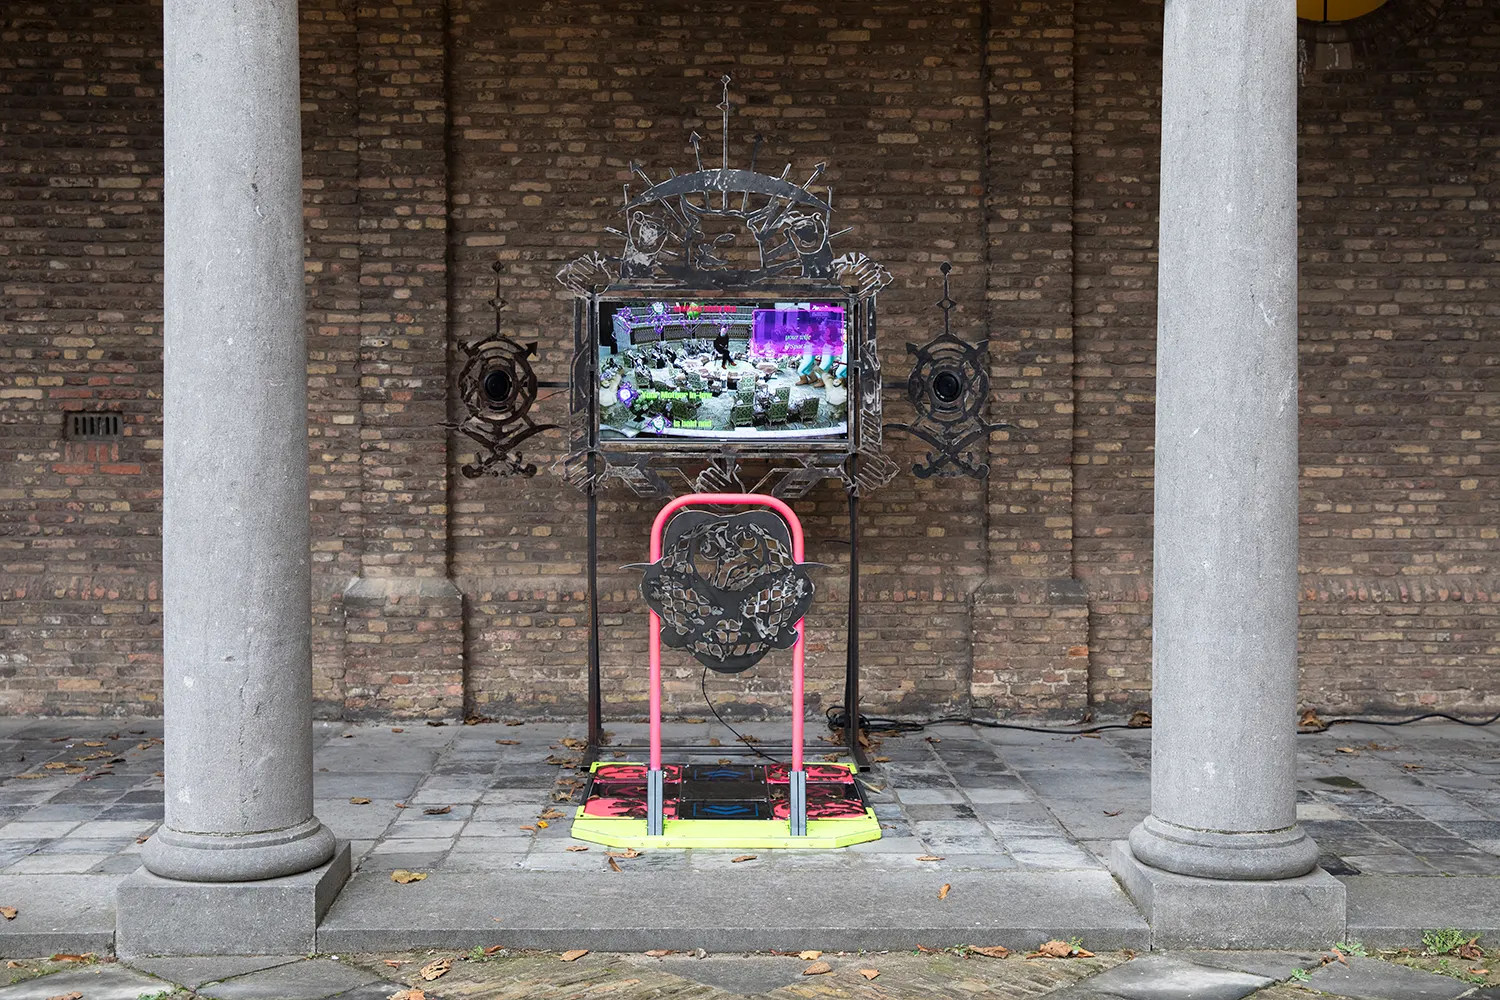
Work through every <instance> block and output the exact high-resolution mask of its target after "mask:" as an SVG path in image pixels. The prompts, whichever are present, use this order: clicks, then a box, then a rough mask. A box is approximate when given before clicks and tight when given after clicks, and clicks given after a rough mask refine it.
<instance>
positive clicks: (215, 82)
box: [145, 0, 334, 882]
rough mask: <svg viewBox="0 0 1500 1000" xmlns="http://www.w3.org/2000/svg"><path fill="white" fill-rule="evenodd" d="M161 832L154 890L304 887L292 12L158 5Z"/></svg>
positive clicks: (306, 650)
mask: <svg viewBox="0 0 1500 1000" xmlns="http://www.w3.org/2000/svg"><path fill="white" fill-rule="evenodd" d="M164 23H165V61H164V66H165V77H166V81H165V82H166V102H165V103H166V108H165V111H166V125H165V130H166V134H165V143H166V187H165V210H166V220H165V247H164V256H165V317H164V325H165V349H164V362H165V369H166V372H165V399H164V410H165V420H166V429H165V455H164V482H163V507H164V513H163V538H162V562H163V581H164V601H165V632H166V643H165V659H166V664H165V678H164V684H165V690H164V701H163V709H164V711H165V715H166V822H165V824H164V825H163V827H162V829H161V830H160V831H158V833H157V834H156V835H155V836H153V837H152V838H151V840H150V841H149V843H148V845H147V848H146V853H145V862H146V866H147V868H149V869H150V870H151V871H152V872H154V873H155V874H157V875H161V876H164V877H167V878H175V879H189V880H195V881H224V882H232V881H243V880H249V879H263V878H271V877H274V876H280V875H287V874H292V873H295V872H301V871H306V870H308V869H310V868H313V867H315V866H317V865H320V864H322V863H323V862H325V861H327V860H328V859H329V858H330V857H331V856H332V854H333V850H334V839H333V836H332V834H331V833H330V832H329V831H328V830H327V829H325V828H324V827H323V826H322V824H321V823H319V822H318V820H317V818H316V817H314V816H313V811H312V732H311V722H312V718H311V713H312V671H311V645H310V625H309V623H310V615H311V612H310V573H309V555H308V545H309V528H308V492H307V405H306V393H307V376H306V372H307V356H306V348H305V345H304V339H303V338H304V333H303V292H302V193H301V188H302V150H301V128H300V113H299V92H298V49H297V5H296V0H238V2H236V3H233V4H205V3H199V2H196V0H166V6H165V11H164Z"/></svg>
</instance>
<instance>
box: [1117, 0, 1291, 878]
mask: <svg viewBox="0 0 1500 1000" xmlns="http://www.w3.org/2000/svg"><path fill="white" fill-rule="evenodd" d="M1165 17H1166V21H1165V40H1164V53H1163V58H1164V68H1163V88H1162V181H1161V236H1160V251H1161V257H1160V267H1159V272H1158V274H1159V277H1158V283H1159V285H1158V287H1159V301H1158V330H1157V376H1156V377H1157V402H1156V406H1157V409H1156V507H1155V566H1154V572H1155V605H1154V617H1153V623H1152V625H1153V658H1152V714H1153V717H1154V721H1153V740H1154V745H1153V750H1152V766H1151V779H1152V791H1151V815H1150V816H1149V817H1148V818H1147V819H1146V820H1145V821H1144V822H1143V823H1142V824H1141V825H1140V826H1138V827H1137V828H1136V829H1135V831H1134V832H1133V833H1132V834H1131V837H1130V846H1131V849H1132V851H1133V852H1134V854H1135V856H1136V857H1137V858H1138V859H1139V860H1141V861H1143V862H1145V863H1147V864H1149V865H1153V866H1155V867H1158V868H1163V869H1167V870H1169V871H1173V872H1177V873H1180V874H1184V875H1198V876H1205V877H1210V878H1241V879H1272V878H1285V877H1291V876H1296V875H1302V874H1305V873H1306V872H1308V871H1309V870H1311V868H1312V867H1313V865H1314V863H1315V860H1316V848H1315V846H1314V845H1313V843H1312V841H1311V840H1309V839H1308V838H1307V836H1306V835H1305V834H1304V833H1303V832H1302V831H1301V829H1300V828H1299V827H1298V826H1297V825H1296V808H1295V766H1296V751H1295V748H1294V746H1293V741H1294V740H1295V738H1296V731H1295V717H1296V698H1297V473H1298V469H1297V129H1296V116H1297V91H1296V75H1295V70H1296V49H1295V46H1296V13H1295V11H1294V10H1293V5H1292V4H1290V3H1285V4H1265V3H1262V2H1260V0H1192V2H1185V0H1169V2H1168V4H1167V6H1166V15H1165Z"/></svg>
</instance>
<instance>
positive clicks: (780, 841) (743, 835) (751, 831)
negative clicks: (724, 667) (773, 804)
mask: <svg viewBox="0 0 1500 1000" xmlns="http://www.w3.org/2000/svg"><path fill="white" fill-rule="evenodd" d="M626 763H636V762H632V761H596V762H595V763H594V765H593V767H591V768H590V769H589V771H590V773H592V772H593V771H596V770H598V769H599V767H600V766H601V765H615V764H626ZM836 766H838V767H847V768H848V769H849V770H850V771H851V772H852V771H857V770H858V768H856V767H855V766H854V765H853V764H838V765H836ZM583 808H584V807H583V806H581V805H580V806H579V807H578V811H577V812H576V813H574V814H573V830H572V836H573V838H574V839H575V840H586V841H588V842H589V843H591V844H603V845H604V846H606V847H636V848H646V847H653V848H664V847H665V848H679V849H681V848H689V849H690V848H695V847H696V848H702V849H705V850H723V851H769V850H798V849H801V850H827V849H829V848H834V847H852V846H853V845H855V844H867V843H869V842H870V841H872V840H879V839H880V820H879V819H877V818H876V817H875V810H873V809H871V808H870V807H869V806H866V807H865V814H864V815H863V816H858V817H852V818H849V819H809V820H808V821H807V836H805V837H793V836H792V835H791V832H790V831H791V823H790V822H789V821H787V820H784V819H668V820H665V821H663V823H662V831H663V832H662V835H661V836H660V837H650V836H647V835H646V821H645V820H644V819H630V818H627V817H611V816H585V815H584V814H583Z"/></svg>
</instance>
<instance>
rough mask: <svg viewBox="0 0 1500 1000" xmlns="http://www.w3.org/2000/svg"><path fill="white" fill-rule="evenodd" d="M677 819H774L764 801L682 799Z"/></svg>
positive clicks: (767, 802) (678, 806)
mask: <svg viewBox="0 0 1500 1000" xmlns="http://www.w3.org/2000/svg"><path fill="white" fill-rule="evenodd" d="M677 818H678V819H775V818H776V817H775V815H774V814H773V813H772V811H771V803H770V802H769V801H767V800H765V799H714V800H709V801H703V800H697V799H683V800H682V801H681V802H679V803H677Z"/></svg>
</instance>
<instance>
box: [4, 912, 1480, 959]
mask: <svg viewBox="0 0 1500 1000" xmlns="http://www.w3.org/2000/svg"><path fill="white" fill-rule="evenodd" d="M0 912H4V911H3V910H0ZM1478 940H1479V939H1478V938H1477V937H1473V938H1469V940H1467V941H1465V942H1464V943H1463V944H1461V945H1459V946H1458V957H1459V958H1462V959H1467V960H1468V961H1470V962H1473V961H1475V960H1477V959H1481V958H1483V957H1484V952H1483V951H1482V950H1481V949H1480V948H1479V946H1478V945H1477V944H1475V942H1476V941H1478Z"/></svg>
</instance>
